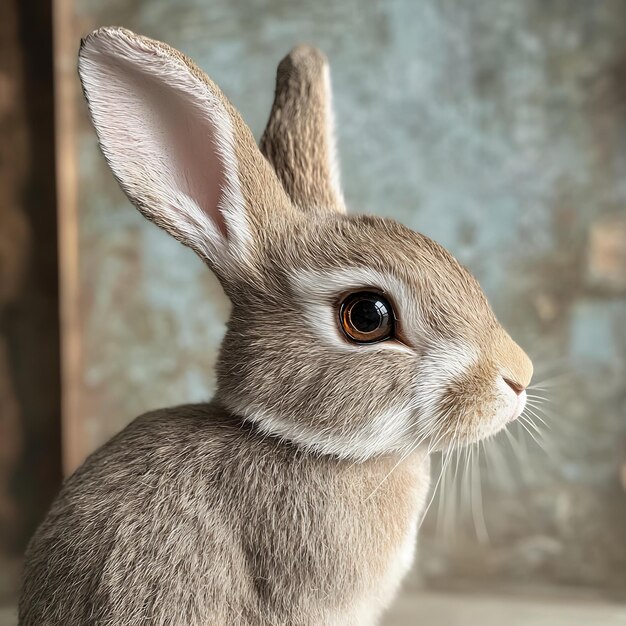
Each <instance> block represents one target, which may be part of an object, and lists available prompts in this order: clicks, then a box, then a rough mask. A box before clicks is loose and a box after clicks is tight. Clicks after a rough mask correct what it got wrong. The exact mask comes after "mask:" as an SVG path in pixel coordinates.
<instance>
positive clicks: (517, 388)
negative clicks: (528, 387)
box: [504, 378, 525, 396]
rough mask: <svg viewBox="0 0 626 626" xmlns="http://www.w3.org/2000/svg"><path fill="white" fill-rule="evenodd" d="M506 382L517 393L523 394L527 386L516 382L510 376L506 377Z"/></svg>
mask: <svg viewBox="0 0 626 626" xmlns="http://www.w3.org/2000/svg"><path fill="white" fill-rule="evenodd" d="M504 382H505V383H506V384H507V385H508V386H509V387H510V388H511V389H512V390H513V391H514V392H515V393H516V395H518V396H519V395H521V394H522V392H523V391H524V390H525V387H524V386H523V385H520V384H519V383H516V382H514V381H512V380H511V379H510V378H505V379H504Z"/></svg>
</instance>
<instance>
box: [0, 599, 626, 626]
mask: <svg viewBox="0 0 626 626" xmlns="http://www.w3.org/2000/svg"><path fill="white" fill-rule="evenodd" d="M16 624H17V617H16V613H15V610H14V609H11V608H5V609H0V626H16ZM503 624H506V626H626V605H613V604H604V603H598V602H587V601H585V602H580V601H578V602H577V601H572V600H567V601H564V600H560V601H544V600H542V601H536V600H528V599H520V598H501V597H498V598H494V597H488V596H485V597H482V596H471V597H470V596H462V595H457V594H444V593H420V594H413V595H404V596H402V597H401V598H399V599H398V601H397V602H396V603H395V605H394V607H393V610H391V611H390V612H389V614H388V615H387V617H386V619H385V620H383V624H382V626H422V625H428V626H502V625H503Z"/></svg>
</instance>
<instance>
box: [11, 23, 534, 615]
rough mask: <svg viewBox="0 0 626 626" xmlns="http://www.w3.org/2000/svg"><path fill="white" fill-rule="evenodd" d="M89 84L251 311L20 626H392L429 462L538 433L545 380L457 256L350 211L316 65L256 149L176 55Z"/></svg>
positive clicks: (120, 444)
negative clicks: (531, 414) (201, 395)
mask: <svg viewBox="0 0 626 626" xmlns="http://www.w3.org/2000/svg"><path fill="white" fill-rule="evenodd" d="M79 75H80V78H81V81H82V86H83V90H84V94H85V97H86V100H87V103H88V108H89V111H90V115H91V119H92V121H93V125H94V127H95V130H96V133H97V135H98V139H99V143H100V147H101V149H102V152H103V153H104V156H105V158H106V160H107V162H108V164H109V166H110V168H111V170H112V171H113V174H114V175H115V177H116V178H117V180H118V182H119V184H120V185H121V187H122V189H123V190H124V191H125V193H126V194H127V195H128V197H129V199H130V200H131V201H132V203H134V204H135V206H136V207H137V208H138V209H139V211H141V213H142V214H143V215H144V216H145V217H147V218H148V219H149V220H151V221H152V222H154V223H155V224H157V225H158V226H160V227H161V228H163V229H164V230H166V231H167V232H168V233H169V234H170V235H172V236H173V237H175V238H176V239H178V240H179V241H180V242H181V243H183V244H184V245H186V246H188V247H189V248H191V249H192V250H194V251H195V252H196V253H197V254H198V255H199V256H200V258H201V259H202V260H203V261H204V262H205V263H206V264H207V265H208V267H209V268H210V269H211V270H212V271H213V272H214V273H215V275H216V276H217V277H218V279H219V281H220V282H221V284H222V286H223V289H224V292H225V293H226V295H227V296H228V297H229V298H230V300H231V302H232V313H231V316H230V319H229V321H228V326H227V330H226V334H225V338H224V340H223V343H222V346H221V349H220V354H219V358H218V362H217V366H216V367H217V390H216V393H215V396H214V398H213V399H212V400H211V401H210V402H208V403H206V404H193V405H185V406H178V407H175V408H169V409H163V410H158V411H153V412H151V413H148V414H146V415H143V416H141V417H139V418H137V419H136V420H135V421H134V422H132V423H131V424H130V425H129V426H127V427H126V428H125V429H124V430H122V431H121V432H120V433H119V434H117V435H116V436H114V437H113V438H112V439H111V440H110V441H109V442H108V443H106V444H105V445H104V446H102V447H101V448H100V449H99V450H97V451H96V452H94V453H93V454H92V455H91V456H90V457H89V458H88V459H87V460H86V461H85V463H84V464H83V465H82V467H80V468H79V469H78V470H77V471H76V472H75V473H74V474H73V475H72V476H71V477H70V478H68V479H67V480H66V481H65V483H64V485H63V486H62V489H61V492H60V494H59V495H58V497H57V499H56V501H55V502H54V503H53V505H52V507H51V509H50V511H49V513H48V515H47V517H46V518H45V520H44V521H43V523H42V524H41V526H40V527H39V529H38V530H37V531H36V533H35V535H34V537H33V538H32V540H31V542H30V544H29V547H28V549H27V553H26V556H25V566H24V576H23V586H22V593H21V598H20V603H19V623H20V624H21V625H22V626H34V625H37V626H53V625H59V626H61V625H62V626H79V625H80V626H86V625H98V626H131V625H139V624H151V625H168V626H169V625H177V626H200V625H202V626H225V625H241V626H244V625H263V624H268V625H269V624H271V625H274V626H280V625H285V626H286V625H290V626H293V625H303V626H304V625H307V626H321V625H324V626H328V625H341V626H345V625H358V626H364V625H368V624H376V623H378V622H379V620H380V618H381V615H382V614H383V612H384V610H385V609H386V608H387V607H388V606H389V604H390V603H391V601H392V600H393V598H394V596H395V594H396V592H397V591H398V588H399V586H400V583H401V581H402V579H403V577H404V575H405V574H406V573H407V571H408V570H409V568H410V566H411V563H412V560H413V554H414V547H415V541H416V534H417V530H418V527H419V524H420V521H421V518H422V516H423V514H424V510H425V508H426V504H427V498H428V492H429V485H430V465H429V455H430V453H431V452H433V451H434V450H442V449H448V448H452V447H454V446H463V445H468V444H469V443H471V442H475V441H478V440H480V439H482V438H485V437H489V436H490V435H492V434H494V433H495V432H497V431H498V430H500V429H501V428H503V427H505V426H506V425H507V423H508V422H510V421H511V420H513V419H515V418H516V417H518V416H519V415H520V413H521V411H522V410H523V408H524V404H525V396H526V392H525V388H526V387H527V386H528V384H529V382H530V379H531V376H532V364H531V361H530V360H529V358H528V357H527V356H526V354H525V353H524V352H523V351H522V349H521V348H520V347H519V346H518V345H517V344H516V343H515V342H514V341H513V340H512V339H511V338H510V336H509V335H508V334H507V333H506V331H505V330H504V329H503V328H502V327H501V326H500V325H499V323H498V322H497V321H496V318H495V316H494V313H493V312H492V309H491V308H490V306H489V304H488V302H487V299H486V297H485V295H484V294H483V292H482V291H481V289H480V287H479V285H478V283H477V281H476V280H475V279H474V278H473V277H472V276H471V275H470V273H469V272H468V271H467V270H466V269H465V268H464V267H462V266H461V265H460V264H459V263H458V262H457V261H456V260H455V259H454V258H453V257H452V256H451V254H450V253H448V252H447V251H446V250H445V249H444V248H442V247H441V246H440V245H438V244H437V243H435V242H434V241H432V240H430V239H428V238H427V237H425V236H423V235H421V234H418V233H416V232H414V231H412V230H410V229H409V228H406V227H405V226H402V225H400V224H399V223H397V222H395V221H393V220H390V219H382V218H379V217H368V216H360V215H356V214H347V213H346V206H345V201H344V198H343V194H342V191H341V186H340V176H339V169H338V164H337V155H336V145H335V136H334V121H333V113H332V108H331V91H330V77H329V69H328V64H327V61H326V59H325V57H324V56H323V55H322V54H321V53H320V52H319V51H317V50H316V49H314V48H311V47H307V46H299V47H297V48H295V49H294V50H293V51H292V52H291V53H290V54H289V55H288V56H287V57H286V58H285V59H284V60H283V61H282V62H281V63H280V65H279V68H278V73H277V84H276V93H275V100H274V104H273V107H272V110H271V113H270V118H269V121H268V124H267V128H266V130H265V133H264V135H263V137H262V139H261V142H260V149H259V147H257V145H256V143H255V141H254V139H253V136H252V134H251V132H250V130H249V129H248V128H247V126H246V125H245V124H244V122H243V121H242V120H241V118H240V116H239V114H238V113H237V111H236V110H235V109H234V108H233V106H232V105H231V104H230V103H229V102H228V100H227V99H226V98H225V97H224V95H223V94H222V92H221V91H220V90H219V89H218V87H217V86H216V85H215V84H214V83H213V82H212V81H211V80H210V79H209V78H208V77H207V76H206V75H205V74H204V73H203V72H202V71H201V70H200V69H198V67H197V66H196V65H195V64H194V63H193V62H192V61H191V60H189V59H188V58H186V57H185V56H184V55H183V54H181V53H180V52H178V51H176V50H174V49H172V48H170V47H168V46H167V45H165V44H163V43H160V42H157V41H153V40H151V39H148V38H145V37H141V36H138V35H136V34H134V33H132V32H130V31H128V30H124V29H122V28H113V27H111V28H101V29H99V30H96V31H94V32H93V33H91V34H90V35H89V36H87V37H86V39H85V40H84V41H83V42H82V43H81V48H80V53H79ZM173 297H175V295H173Z"/></svg>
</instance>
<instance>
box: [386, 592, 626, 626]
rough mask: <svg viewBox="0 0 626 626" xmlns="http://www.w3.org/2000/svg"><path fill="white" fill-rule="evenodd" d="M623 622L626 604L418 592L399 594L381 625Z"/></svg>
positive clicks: (594, 625)
mask: <svg viewBox="0 0 626 626" xmlns="http://www.w3.org/2000/svg"><path fill="white" fill-rule="evenodd" d="M503 624H506V626H624V625H626V605H614V604H607V603H599V602H588V601H584V602H581V601H572V600H570V599H567V600H559V601H548V600H534V599H528V598H508V597H507V598H504V597H493V596H465V595H459V594H444V593H433V592H429V593H420V594H413V595H404V596H401V597H400V598H399V599H398V600H397V602H396V603H395V604H394V606H393V608H392V610H391V611H390V612H389V614H388V615H387V617H386V619H385V620H383V626H414V625H415V626H420V625H428V626H502V625H503Z"/></svg>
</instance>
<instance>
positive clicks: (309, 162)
mask: <svg viewBox="0 0 626 626" xmlns="http://www.w3.org/2000/svg"><path fill="white" fill-rule="evenodd" d="M334 126H335V124H334V116H333V107H332V94H331V85H330V71H329V69H328V61H327V60H326V57H325V56H324V55H323V54H322V53H321V52H320V51H319V50H317V49H316V48H313V47H311V46H306V45H301V46H298V47H297V48H294V49H293V50H292V51H291V52H290V53H289V54H288V55H287V56H286V57H285V58H284V59H283V60H282V61H281V62H280V64H279V66H278V71H277V73H276V94H275V97H274V105H273V106H272V111H271V113H270V118H269V120H268V122H267V127H266V129H265V133H264V134H263V137H262V138H261V151H262V152H263V154H264V155H265V156H266V157H267V159H268V160H269V162H270V163H271V164H272V165H273V166H274V170H275V171H276V174H277V175H278V178H280V181H281V182H282V184H283V187H284V188H285V190H286V191H287V193H288V194H289V197H290V198H291V200H292V201H293V203H294V204H295V205H297V206H298V207H299V208H300V209H302V210H303V211H305V212H310V211H313V212H315V211H335V212H338V213H345V210H346V209H345V205H344V200H343V193H342V191H341V185H340V182H339V163H338V158H337V146H336V139H335V127H334Z"/></svg>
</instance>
